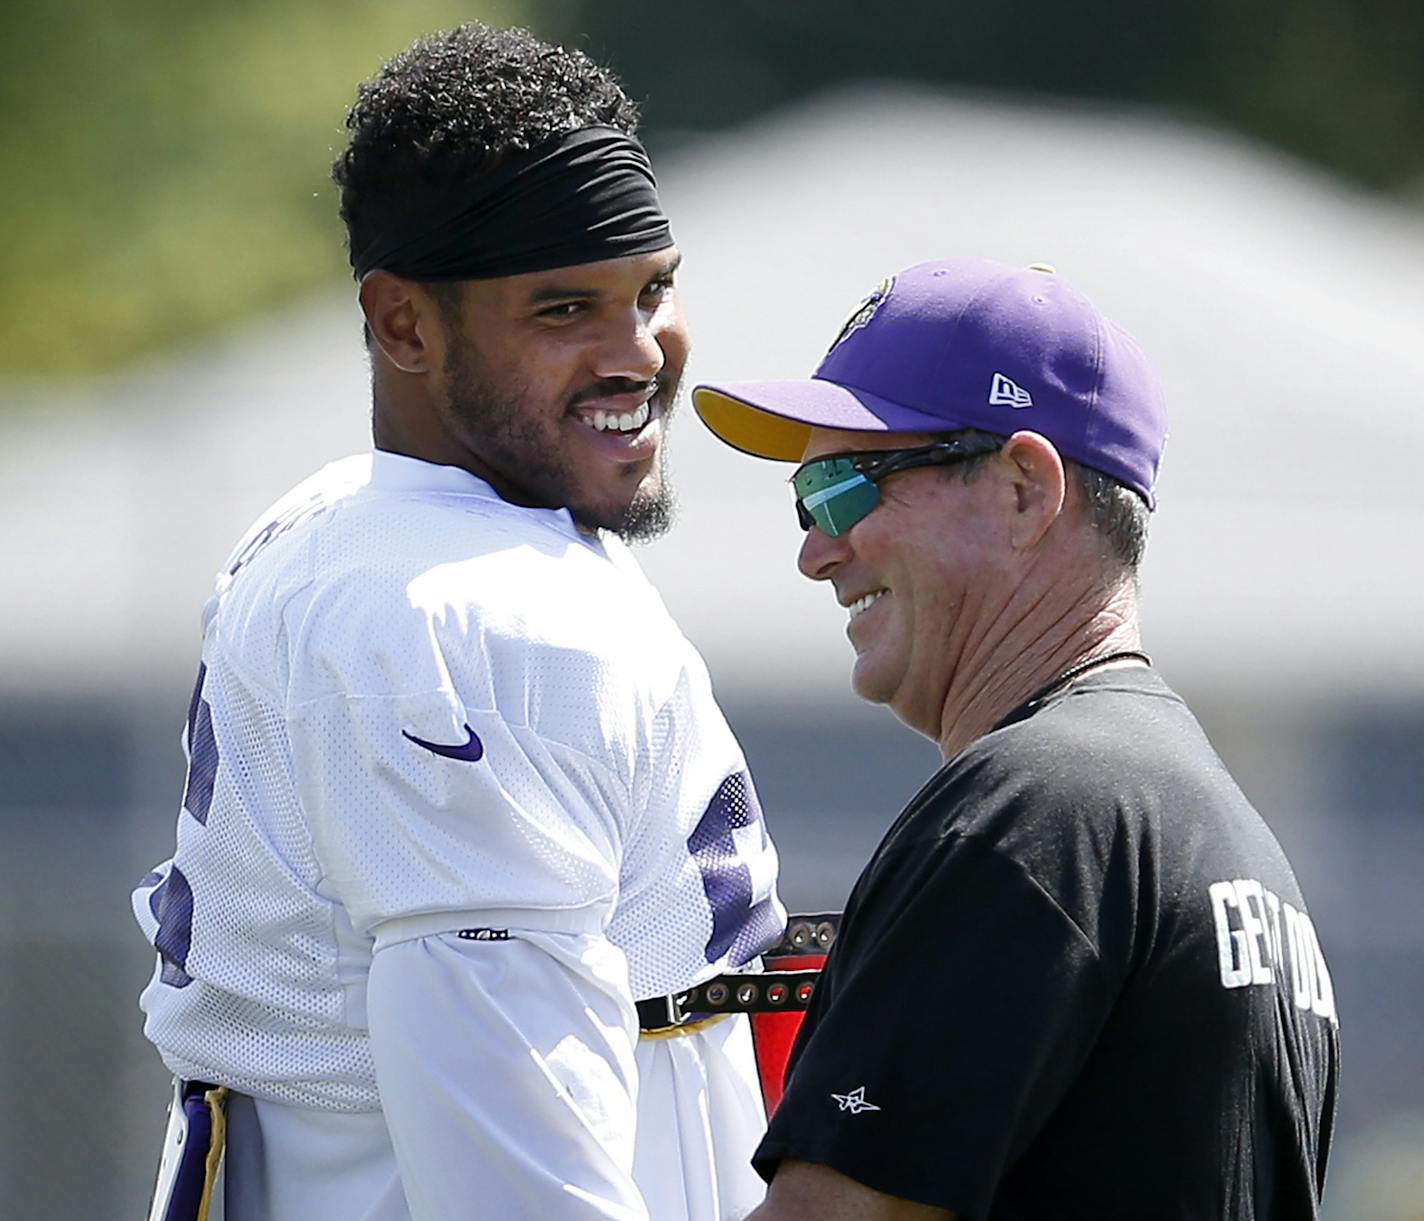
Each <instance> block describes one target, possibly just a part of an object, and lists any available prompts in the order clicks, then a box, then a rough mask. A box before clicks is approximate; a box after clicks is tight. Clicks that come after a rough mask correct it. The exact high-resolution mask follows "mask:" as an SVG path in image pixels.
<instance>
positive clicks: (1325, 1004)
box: [1207, 878, 1339, 1022]
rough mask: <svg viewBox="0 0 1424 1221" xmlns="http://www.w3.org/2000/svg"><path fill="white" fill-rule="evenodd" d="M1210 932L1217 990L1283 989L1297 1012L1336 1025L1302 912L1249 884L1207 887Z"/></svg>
mask: <svg viewBox="0 0 1424 1221" xmlns="http://www.w3.org/2000/svg"><path fill="white" fill-rule="evenodd" d="M1207 894H1208V896H1209V898H1210V901H1211V912H1212V919H1213V922H1214V923H1215V926H1216V948H1217V958H1218V961H1219V966H1220V971H1221V986H1222V987H1223V988H1246V987H1251V986H1253V985H1254V986H1258V987H1264V986H1266V985H1270V984H1274V985H1276V986H1278V987H1281V988H1286V989H1288V990H1289V992H1290V996H1291V1000H1292V1002H1293V1003H1294V1004H1295V1007H1296V1008H1297V1009H1301V1010H1305V1011H1308V1012H1311V1013H1315V1014H1317V1015H1318V1016H1320V1017H1322V1018H1324V1019H1326V1020H1327V1021H1329V1022H1338V1020H1339V1019H1338V1017H1337V1015H1336V1012H1335V988H1334V985H1333V984H1332V983H1331V982H1330V971H1329V969H1328V968H1327V967H1326V965H1325V955H1324V954H1323V953H1322V952H1321V949H1320V939H1319V938H1318V937H1317V936H1316V935H1315V925H1314V924H1312V923H1311V919H1310V917H1309V916H1308V915H1306V913H1305V912H1302V911H1296V909H1295V908H1294V907H1292V906H1291V905H1290V904H1289V903H1284V902H1282V901H1281V899H1280V897H1279V896H1278V895H1276V894H1274V893H1273V892H1272V891H1270V890H1268V889H1266V887H1264V886H1262V885H1261V883H1260V882H1258V881H1257V880H1256V879H1255V878H1236V879H1234V880H1232V881H1230V882H1213V883H1212V884H1211V886H1210V887H1208V889H1207Z"/></svg>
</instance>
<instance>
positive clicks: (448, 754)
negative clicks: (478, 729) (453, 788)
mask: <svg viewBox="0 0 1424 1221" xmlns="http://www.w3.org/2000/svg"><path fill="white" fill-rule="evenodd" d="M465 732H466V733H467V734H469V737H468V738H467V739H466V740H465V741H463V742H456V743H455V744H454V745H451V744H449V743H447V742H427V741H426V740H425V739H424V738H417V737H416V736H415V734H413V733H410V732H409V731H408V730H404V729H402V730H401V737H403V738H406V739H407V740H409V741H411V742H414V743H415V744H416V745H417V746H419V747H423V748H424V749H425V750H428V751H430V752H431V753H432V754H436V755H441V756H443V757H444V758H446V759H459V760H460V761H461V762H462V763H478V762H479V761H480V760H481V759H482V758H483V757H484V753H485V746H484V743H483V742H481V741H480V739H479V737H478V736H477V735H476V733H475V731H474V730H473V729H471V728H470V727H469V726H468V725H466V726H465Z"/></svg>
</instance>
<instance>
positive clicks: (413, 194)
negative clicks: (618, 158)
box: [331, 22, 638, 250]
mask: <svg viewBox="0 0 1424 1221" xmlns="http://www.w3.org/2000/svg"><path fill="white" fill-rule="evenodd" d="M595 126H606V127H615V128H617V129H618V130H620V131H622V132H625V133H627V134H628V135H632V134H633V133H634V132H635V131H636V130H637V127H638V110H637V107H636V106H635V105H634V104H633V102H632V101H630V100H629V98H628V96H627V95H626V94H625V93H624V92H623V89H622V87H621V86H620V85H619V83H618V81H617V79H616V78H615V77H614V76H613V74H612V73H611V72H609V71H608V70H607V69H605V68H601V67H599V66H598V65H597V64H596V63H594V62H593V61H592V60H591V59H589V58H588V56H586V55H584V54H583V53H582V52H580V51H570V50H566V49H565V48H563V47H555V46H550V45H549V44H548V43H546V42H541V41H540V40H539V39H537V38H535V37H534V35H532V34H531V33H529V31H528V30H524V29H518V28H515V29H507V30H495V29H491V28H490V27H488V26H486V25H482V24H480V23H479V22H469V23H467V24H465V25H462V26H459V27H458V28H457V29H453V30H449V31H440V32H437V33H434V34H431V35H429V36H428V37H426V38H422V39H419V40H418V41H416V42H415V43H413V44H411V46H410V47H408V48H407V49H406V50H404V51H402V52H401V53H400V54H399V55H397V56H396V57H395V58H394V59H392V60H391V61H390V62H389V63H387V64H386V65H385V67H383V68H382V69H381V71H380V72H379V73H377V75H375V76H374V77H372V78H371V79H370V80H368V81H366V82H364V83H363V84H362V85H361V86H360V87H359V88H358V90H357V93H356V103H355V105H353V106H352V107H351V109H350V110H349V111H348V112H347V115H346V127H347V129H348V130H349V131H350V132H351V139H350V142H349V143H348V144H347V146H346V148H345V149H344V150H343V151H342V153H341V155H340V156H339V157H337V159H336V162H335V163H334V164H333V165H332V167H331V177H332V180H333V181H334V182H335V183H336V185H337V186H338V187H339V188H340V190H341V219H342V221H343V222H345V225H346V236H347V248H348V250H352V249H359V248H360V247H361V246H363V245H364V244H365V243H366V242H368V241H369V240H370V239H371V238H372V237H373V236H374V235H375V234H377V233H379V232H381V231H382V230H384V229H385V228H386V227H387V226H388V225H389V224H390V223H391V222H392V221H394V220H397V219H399V218H404V217H409V216H411V215H413V214H418V213H419V212H420V211H422V210H423V208H424V206H425V205H426V204H427V202H428V201H430V200H431V198H432V197H433V196H435V195H436V194H437V193H438V192H439V191H440V190H441V189H442V188H444V187H445V186H447V185H448V184H450V183H451V182H454V181H457V180H462V179H468V178H471V177H475V176H477V175H479V174H481V173H486V172H488V171H489V170H492V169H494V168H495V166H497V165H498V164H499V163H500V162H501V161H502V160H503V159H504V157H505V156H507V155H508V154H509V153H512V152H518V151H522V150H524V149H530V148H534V147H536V146H538V145H539V144H542V143H543V142H544V141H546V140H549V139H552V138H553V137H555V136H561V135H564V134H566V133H568V132H571V131H578V130H580V129H582V128H585V127H595Z"/></svg>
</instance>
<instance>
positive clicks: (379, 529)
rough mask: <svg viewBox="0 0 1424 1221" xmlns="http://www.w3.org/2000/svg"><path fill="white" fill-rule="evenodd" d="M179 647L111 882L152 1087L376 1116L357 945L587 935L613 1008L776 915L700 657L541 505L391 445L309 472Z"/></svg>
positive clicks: (747, 954) (608, 553)
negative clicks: (135, 948) (192, 680)
mask: <svg viewBox="0 0 1424 1221" xmlns="http://www.w3.org/2000/svg"><path fill="white" fill-rule="evenodd" d="M202 658H203V660H202V666H201V668H200V674H199V679H198V684H197V687H196V689H195V691H194V696H193V704H192V707H191V708H190V711H189V716H188V723H187V726H186V729H185V732H184V745H185V749H186V751H187V753H188V756H189V778H188V784H187V790H186V792H185V795H184V802H183V808H182V810H181V811H180V813H179V818H178V829H177V844H176V850H175V852H174V855H173V857H172V858H171V859H170V860H169V861H167V862H164V863H163V864H162V865H160V866H159V867H158V868H156V869H155V870H154V871H153V872H152V873H150V874H149V875H148V876H147V877H146V878H145V879H144V880H143V881H142V882H141V884H140V885H139V887H138V889H137V890H136V891H135V892H134V896H133V906H134V912H135V915H136V917H137V918H138V920H139V923H140V925H141V926H142V927H143V929H144V932H145V934H146V935H147V936H148V938H149V940H150V941H151V942H152V943H153V944H154V945H155V948H156V949H157V950H158V953H159V957H158V963H157V966H156V968H155V972H154V975H153V978H152V980H151V981H150V983H149V985H148V987H147V988H146V989H145V990H144V993H143V996H142V998H141V1004H142V1007H143V1009H144V1011H145V1013H146V1015H147V1018H146V1023H145V1032H146V1034H147V1035H148V1037H149V1038H150V1039H151V1040H152V1041H153V1042H154V1043H156V1044H157V1045H158V1047H159V1049H160V1051H161V1053H162V1054H163V1057H164V1060H165V1061H166V1062H167V1063H168V1065H169V1067H170V1068H172V1069H173V1071H175V1072H177V1073H179V1074H180V1075H183V1076H189V1077H202V1078H204V1079H210V1080H215V1081H219V1082H221V1083H223V1084H227V1085H230V1086H232V1087H233V1088H235V1089H238V1090H241V1091H243V1092H246V1093H250V1094H253V1095H254V1096H256V1097H259V1098H265V1099H270V1100H272V1101H275V1102H280V1103H286V1104H294V1105H299V1106H308V1107H317V1108H326V1109H334V1110H373V1109H376V1108H378V1107H379V1097H378V1095H377V1091H376V1087H375V1079H374V1074H373V1068H372V1063H371V1057H370V1050H369V1046H368V1044H367V1039H366V1033H365V1028H366V1017H365V1012H364V1004H365V999H364V984H365V978H366V973H367V971H368V969H369V965H370V962H371V955H372V952H373V949H374V947H375V946H376V945H377V944H379V941H380V938H381V937H383V936H385V937H387V938H400V937H406V936H411V935H415V934H417V933H435V932H442V931H452V930H456V929H460V928H463V927H465V926H467V925H480V924H486V925H493V924H503V925H509V926H514V927H519V928H525V929H529V930H532V931H536V932H547V933H559V932H568V933H581V934H582V933H605V934H606V935H607V937H608V938H609V939H610V940H611V941H612V942H613V943H614V944H615V945H616V946H618V947H619V948H620V949H621V950H622V951H623V953H624V955H625V956H626V958H627V962H628V970H629V976H630V983H631V988H632V992H633V994H634V996H635V998H642V997H645V996H655V995H660V994H662V993H667V992H674V991H678V990H681V989H683V988H686V987H689V986H691V985H693V984H695V983H698V982H701V981H702V980H705V979H707V978H710V977H711V976H712V975H714V974H716V973H718V972H719V971H722V970H725V969H729V968H732V967H736V966H739V965H742V964H744V963H746V962H748V961H750V960H752V959H754V958H755V957H756V955H757V954H758V953H759V951H760V950H761V949H762V948H764V947H765V946H766V945H769V944H770V943H772V942H773V941H774V940H775V939H776V937H777V936H778V935H779V933H780V930H781V928H782V927H783V926H784V923H785V912H784V909H783V908H782V906H781V904H780V901H779V900H778V898H777V896H776V889H775V878H776V853H775V849H774V847H773V846H772V843H771V841H770V839H769V837H768V836H767V834H766V829H765V825H764V820H763V819H762V815H761V810H760V806H759V805H758V803H757V800H756V795H755V790H754V788H753V786H752V784H751V780H750V778H749V777H748V776H747V775H746V767H745V761H744V759H743V756H742V754H741V751H740V748H739V747H738V745H737V743H736V740H735V738H734V737H733V735H732V733H731V731H730V729H729V728H728V726H727V725H726V722H725V720H724V719H723V717H722V715H721V713H720V711H719V710H718V708H717V706H716V704H715V702H714V700H713V696H712V691H711V684H710V681H709V679H708V676H707V673H706V669H705V666H704V665H703V663H702V660H701V658H700V657H699V656H698V654H697V652H696V650H695V649H694V648H693V647H692V646H691V644H690V643H689V642H688V641H687V640H686V639H685V638H684V637H683V636H682V634H681V633H680V632H679V630H678V629H677V627H676V625H675V624H674V623H673V622H672V620H671V618H670V617H669V616H668V614H667V612H666V609H665V608H664V607H663V605H662V602H661V600H660V598H659V597H658V595H657V593H656V592H655V591H654V590H653V588H652V587H651V585H649V583H648V582H647V581H646V580H645V579H644V578H643V576H642V574H641V571H640V570H639V569H638V566H637V564H636V562H635V561H634V560H633V558H632V557H631V555H630V554H629V553H628V552H627V550H626V548H624V547H623V545H622V544H621V542H620V541H619V540H617V539H616V538H613V537H609V536H605V535H602V534H597V535H594V534H587V533H584V532H582V531H580V530H579V529H578V528H577V527H576V526H575V525H574V523H573V521H572V519H571V517H570V516H569V514H568V513H567V512H566V511H563V510H540V509H527V508H520V507H517V506H513V505H510V504H508V503H506V502H505V501H502V500H501V499H500V498H499V497H498V496H497V495H496V494H495V493H494V491H493V490H492V489H491V488H490V487H489V486H488V485H487V484H484V483H483V482H482V481H480V480H478V479H476V478H475V477H474V476H472V475H470V474H468V473H467V472H464V471H460V470H456V469H454V468H448V467H437V466H433V465H431V464H428V463H424V462H419V461H417V460H415V459H410V458H403V457H399V456H397V455H393V454H386V453H381V452H377V453H375V454H373V455H364V456H357V457H354V458H349V459H346V460H343V461H342V462H338V463H333V464H332V465H330V466H328V467H326V468H324V469H323V470H322V471H321V472H319V473H318V474H317V475H315V476H313V477H312V478H311V479H309V480H307V481H306V482H305V483H303V484H301V485H299V486H298V487H297V488H296V489H294V490H293V491H292V492H291V493H289V494H288V495H287V496H286V497H284V498H283V499H282V500H281V501H279V502H278V503H277V504H276V505H274V506H273V508H272V509H271V510H270V511H269V512H268V513H267V514H264V515H263V517H262V518H260V519H259V520H258V522H257V523H256V524H255V525H254V527H253V528H252V529H251V530H249V531H248V533H247V534H246V535H245V536H244V537H243V539H242V540H241V541H240V542H239V544H238V546H237V547H236V549H235V550H234V552H233V553H232V555H231V556H230V557H229V559H228V562H227V563H226V565H225V567H224V569H223V571H222V573H221V574H220V575H219V577H218V581H217V585H216V589H215V592H214V594H213V596H212V597H211V598H210V599H209V601H208V603H207V605H206V606H205V608H204V613H203V653H202ZM462 752H463V753H462ZM476 752H478V753H479V757H478V758H471V756H472V755H474V754H475V753H476Z"/></svg>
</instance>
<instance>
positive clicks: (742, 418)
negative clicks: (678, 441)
mask: <svg viewBox="0 0 1424 1221" xmlns="http://www.w3.org/2000/svg"><path fill="white" fill-rule="evenodd" d="M692 405H693V408H694V409H695V410H696V411H697V414H698V415H699V416H701V417H702V422H703V423H704V424H706V425H707V427H708V428H710V429H711V430H712V431H713V432H714V433H716V434H717V436H718V437H719V438H721V439H722V440H723V441H725V442H726V443H727V444H728V445H730V446H732V447H733V448H734V449H739V450H741V451H742V452H743V453H746V454H752V455H753V456H754V457H757V458H770V459H771V460H772V461H774V462H800V461H801V455H802V453H804V452H805V449H806V442H807V440H809V439H810V436H811V426H810V425H809V424H802V423H799V422H798V421H796V420H788V419H786V417H785V416H779V415H772V414H771V413H770V412H769V411H762V410H761V409H760V408H759V407H752V406H750V405H748V404H747V403H744V402H742V401H741V400H740V399H734V398H730V397H728V396H727V395H725V394H722V393H720V392H719V391H716V390H707V389H698V390H695V391H694V392H693V395H692Z"/></svg>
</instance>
